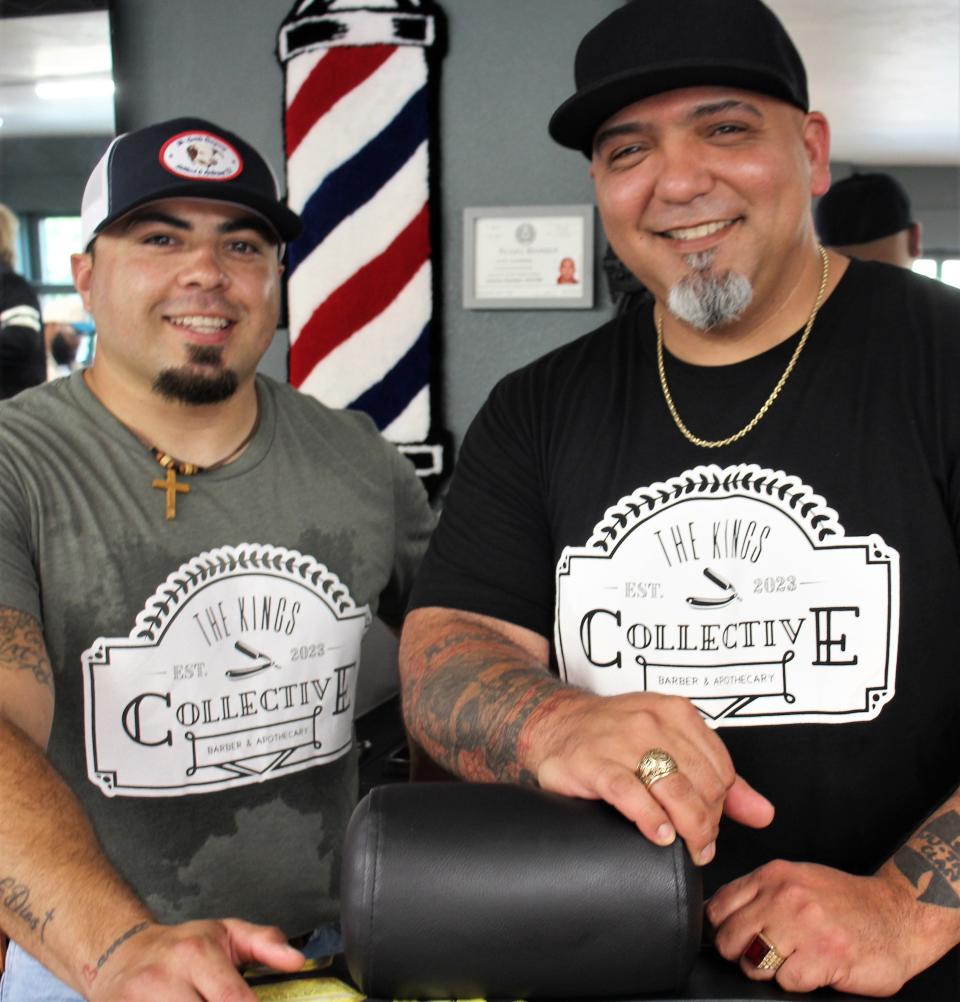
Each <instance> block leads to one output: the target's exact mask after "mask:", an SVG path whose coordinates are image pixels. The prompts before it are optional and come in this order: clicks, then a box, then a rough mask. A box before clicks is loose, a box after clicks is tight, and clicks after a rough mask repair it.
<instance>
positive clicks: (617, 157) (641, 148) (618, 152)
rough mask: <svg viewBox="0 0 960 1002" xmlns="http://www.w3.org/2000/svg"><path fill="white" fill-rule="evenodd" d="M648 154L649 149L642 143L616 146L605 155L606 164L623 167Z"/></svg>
mask: <svg viewBox="0 0 960 1002" xmlns="http://www.w3.org/2000/svg"><path fill="white" fill-rule="evenodd" d="M648 152H649V148H648V147H647V146H645V145H644V144H643V143H630V144H629V145H627V146H617V147H615V148H614V149H613V150H611V151H610V153H609V154H608V155H607V158H606V159H607V163H608V164H609V165H610V166H617V167H625V166H629V164H631V163H635V162H636V161H638V160H641V159H643V157H644V156H645V155H646V154H647V153H648Z"/></svg>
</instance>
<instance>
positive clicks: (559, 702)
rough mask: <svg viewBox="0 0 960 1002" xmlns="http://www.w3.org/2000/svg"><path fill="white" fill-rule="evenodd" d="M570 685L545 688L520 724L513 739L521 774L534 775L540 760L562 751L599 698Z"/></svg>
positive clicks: (581, 728) (579, 730) (543, 760)
mask: <svg viewBox="0 0 960 1002" xmlns="http://www.w3.org/2000/svg"><path fill="white" fill-rule="evenodd" d="M602 698H603V697H601V696H595V695H593V694H592V693H589V692H584V691H583V690H582V689H575V688H573V687H571V686H561V685H559V684H556V685H553V686H552V688H551V689H550V690H545V691H544V692H543V693H542V695H541V698H540V701H539V703H538V705H537V707H536V709H534V710H533V711H532V712H531V713H530V715H529V717H528V718H527V722H526V724H525V725H524V728H523V731H522V732H521V734H520V740H519V741H518V743H517V762H518V765H519V768H520V771H521V774H524V773H526V774H529V775H531V776H533V777H534V779H535V778H536V777H537V775H538V774H539V772H540V767H541V766H542V765H543V763H544V762H545V761H546V760H547V759H549V758H552V757H553V756H555V755H562V754H563V753H564V750H565V749H566V748H567V746H568V745H571V744H572V743H573V741H574V739H575V738H576V737H577V736H578V735H580V734H582V732H583V726H584V722H585V718H586V719H589V716H590V714H591V710H592V708H593V707H594V706H595V705H596V704H597V703H598V702H599V701H600V700H601V699H602Z"/></svg>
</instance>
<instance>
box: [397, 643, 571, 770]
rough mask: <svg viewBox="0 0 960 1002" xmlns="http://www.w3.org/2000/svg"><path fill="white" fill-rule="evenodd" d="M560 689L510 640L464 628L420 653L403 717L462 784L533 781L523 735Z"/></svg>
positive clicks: (561, 693)
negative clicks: (522, 751)
mask: <svg viewBox="0 0 960 1002" xmlns="http://www.w3.org/2000/svg"><path fill="white" fill-rule="evenodd" d="M564 689H565V687H564V686H562V685H561V684H560V683H559V682H557V681H556V680H555V679H553V678H551V677H550V676H549V675H548V674H547V673H546V671H545V670H544V669H543V668H542V667H541V666H538V665H537V664H535V663H534V662H533V661H532V659H531V658H529V657H528V656H527V655H526V654H525V652H524V651H523V650H521V649H520V648H518V647H516V646H515V645H514V644H512V643H511V642H510V641H509V640H508V639H507V638H503V637H499V636H498V635H497V634H496V633H493V632H492V631H485V630H470V629H464V630H463V631H456V632H454V631H451V632H449V633H447V634H446V635H445V636H444V637H443V638H442V639H441V640H439V641H438V642H436V643H433V644H430V645H429V646H425V647H424V648H423V649H422V651H421V653H420V671H419V674H418V676H417V678H416V680H415V681H414V682H413V683H412V684H410V685H409V686H407V687H406V689H405V698H404V702H405V712H406V715H407V719H408V720H416V721H417V722H418V727H417V732H418V739H419V740H420V741H421V743H422V744H423V747H424V749H425V750H426V751H427V753H428V754H429V755H430V756H431V757H432V758H433V759H434V760H435V761H437V762H439V763H440V764H442V765H443V766H444V767H445V768H447V769H450V770H452V771H453V772H456V773H457V774H458V775H460V776H462V777H464V778H466V779H474V780H508V781H513V782H525V783H533V782H535V777H534V776H533V775H532V774H531V773H529V772H528V771H527V770H525V769H523V768H522V766H521V764H520V749H521V742H522V740H523V731H524V728H525V727H526V725H527V724H528V723H529V722H530V721H531V719H532V718H533V717H534V716H535V715H537V714H539V713H542V712H544V710H545V708H546V706H547V704H548V703H550V702H552V701H554V700H555V699H556V698H558V697H561V698H562V695H563V692H564Z"/></svg>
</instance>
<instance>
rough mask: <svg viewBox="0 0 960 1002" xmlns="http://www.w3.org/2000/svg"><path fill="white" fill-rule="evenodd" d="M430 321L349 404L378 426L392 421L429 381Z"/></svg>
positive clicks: (380, 426) (382, 426)
mask: <svg viewBox="0 0 960 1002" xmlns="http://www.w3.org/2000/svg"><path fill="white" fill-rule="evenodd" d="M429 343H430V324H429V323H428V324H427V325H426V327H424V328H423V330H422V331H421V333H420V336H419V337H418V338H417V340H416V341H415V342H414V343H413V345H412V346H411V348H410V350H409V351H408V352H407V353H406V354H405V355H404V356H403V357H402V358H401V359H400V361H399V362H397V364H396V365H395V366H394V367H393V368H392V369H391V370H390V372H388V373H387V375H386V376H384V378H383V379H381V380H380V381H379V382H378V383H374V384H373V386H371V387H370V388H369V389H368V390H366V391H365V392H364V393H361V394H360V396H359V397H357V399H356V400H354V401H353V403H352V404H350V406H351V407H352V408H354V409H356V410H361V411H365V412H366V413H367V414H369V415H370V416H371V417H372V418H373V420H374V421H375V422H376V425H377V427H378V428H386V427H387V425H389V424H390V423H391V422H393V421H395V420H396V419H397V418H398V417H399V416H400V415H401V414H402V413H403V411H404V410H405V409H406V407H407V406H408V405H409V403H410V400H411V399H412V398H413V397H414V396H416V394H417V393H419V392H420V390H422V389H423V388H424V387H425V386H426V385H427V384H428V383H429V382H430V356H429V354H428V351H427V349H428V346H429Z"/></svg>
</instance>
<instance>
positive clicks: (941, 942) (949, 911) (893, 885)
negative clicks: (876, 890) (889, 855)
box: [875, 849, 960, 979]
mask: <svg viewBox="0 0 960 1002" xmlns="http://www.w3.org/2000/svg"><path fill="white" fill-rule="evenodd" d="M907 851H909V850H907ZM903 852H904V849H901V850H900V851H899V852H898V853H897V855H896V856H895V857H894V859H893V860H889V861H888V862H887V863H885V864H884V865H883V866H882V867H881V868H880V870H879V871H878V872H877V873H876V875H875V879H876V880H877V881H878V882H879V883H880V884H881V885H882V886H883V888H884V890H885V892H886V894H887V896H888V901H889V903H890V909H891V913H892V920H891V929H892V936H891V944H890V945H891V948H892V949H897V950H898V952H899V953H900V955H901V957H902V958H903V962H904V964H905V966H906V968H907V972H906V977H907V978H908V979H909V978H911V977H913V976H914V975H916V974H918V973H920V971H923V970H926V969H927V968H928V967H930V966H931V965H932V964H935V963H936V962H937V961H938V960H939V959H940V958H941V957H943V956H944V955H945V954H946V953H947V952H949V951H950V950H951V949H953V947H954V946H956V945H957V944H958V943H960V909H958V908H957V907H955V906H952V907H944V905H943V904H936V903H934V902H933V901H932V900H924V899H925V898H926V897H927V895H928V894H929V892H930V886H931V885H932V884H933V881H930V882H929V883H927V881H926V880H925V879H923V880H919V881H918V885H919V886H916V885H914V883H912V882H911V881H910V880H909V879H908V878H907V877H906V876H905V875H904V873H903V871H902V870H901V868H900V863H899V862H898V860H901V853H903ZM932 897H935V895H932Z"/></svg>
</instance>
